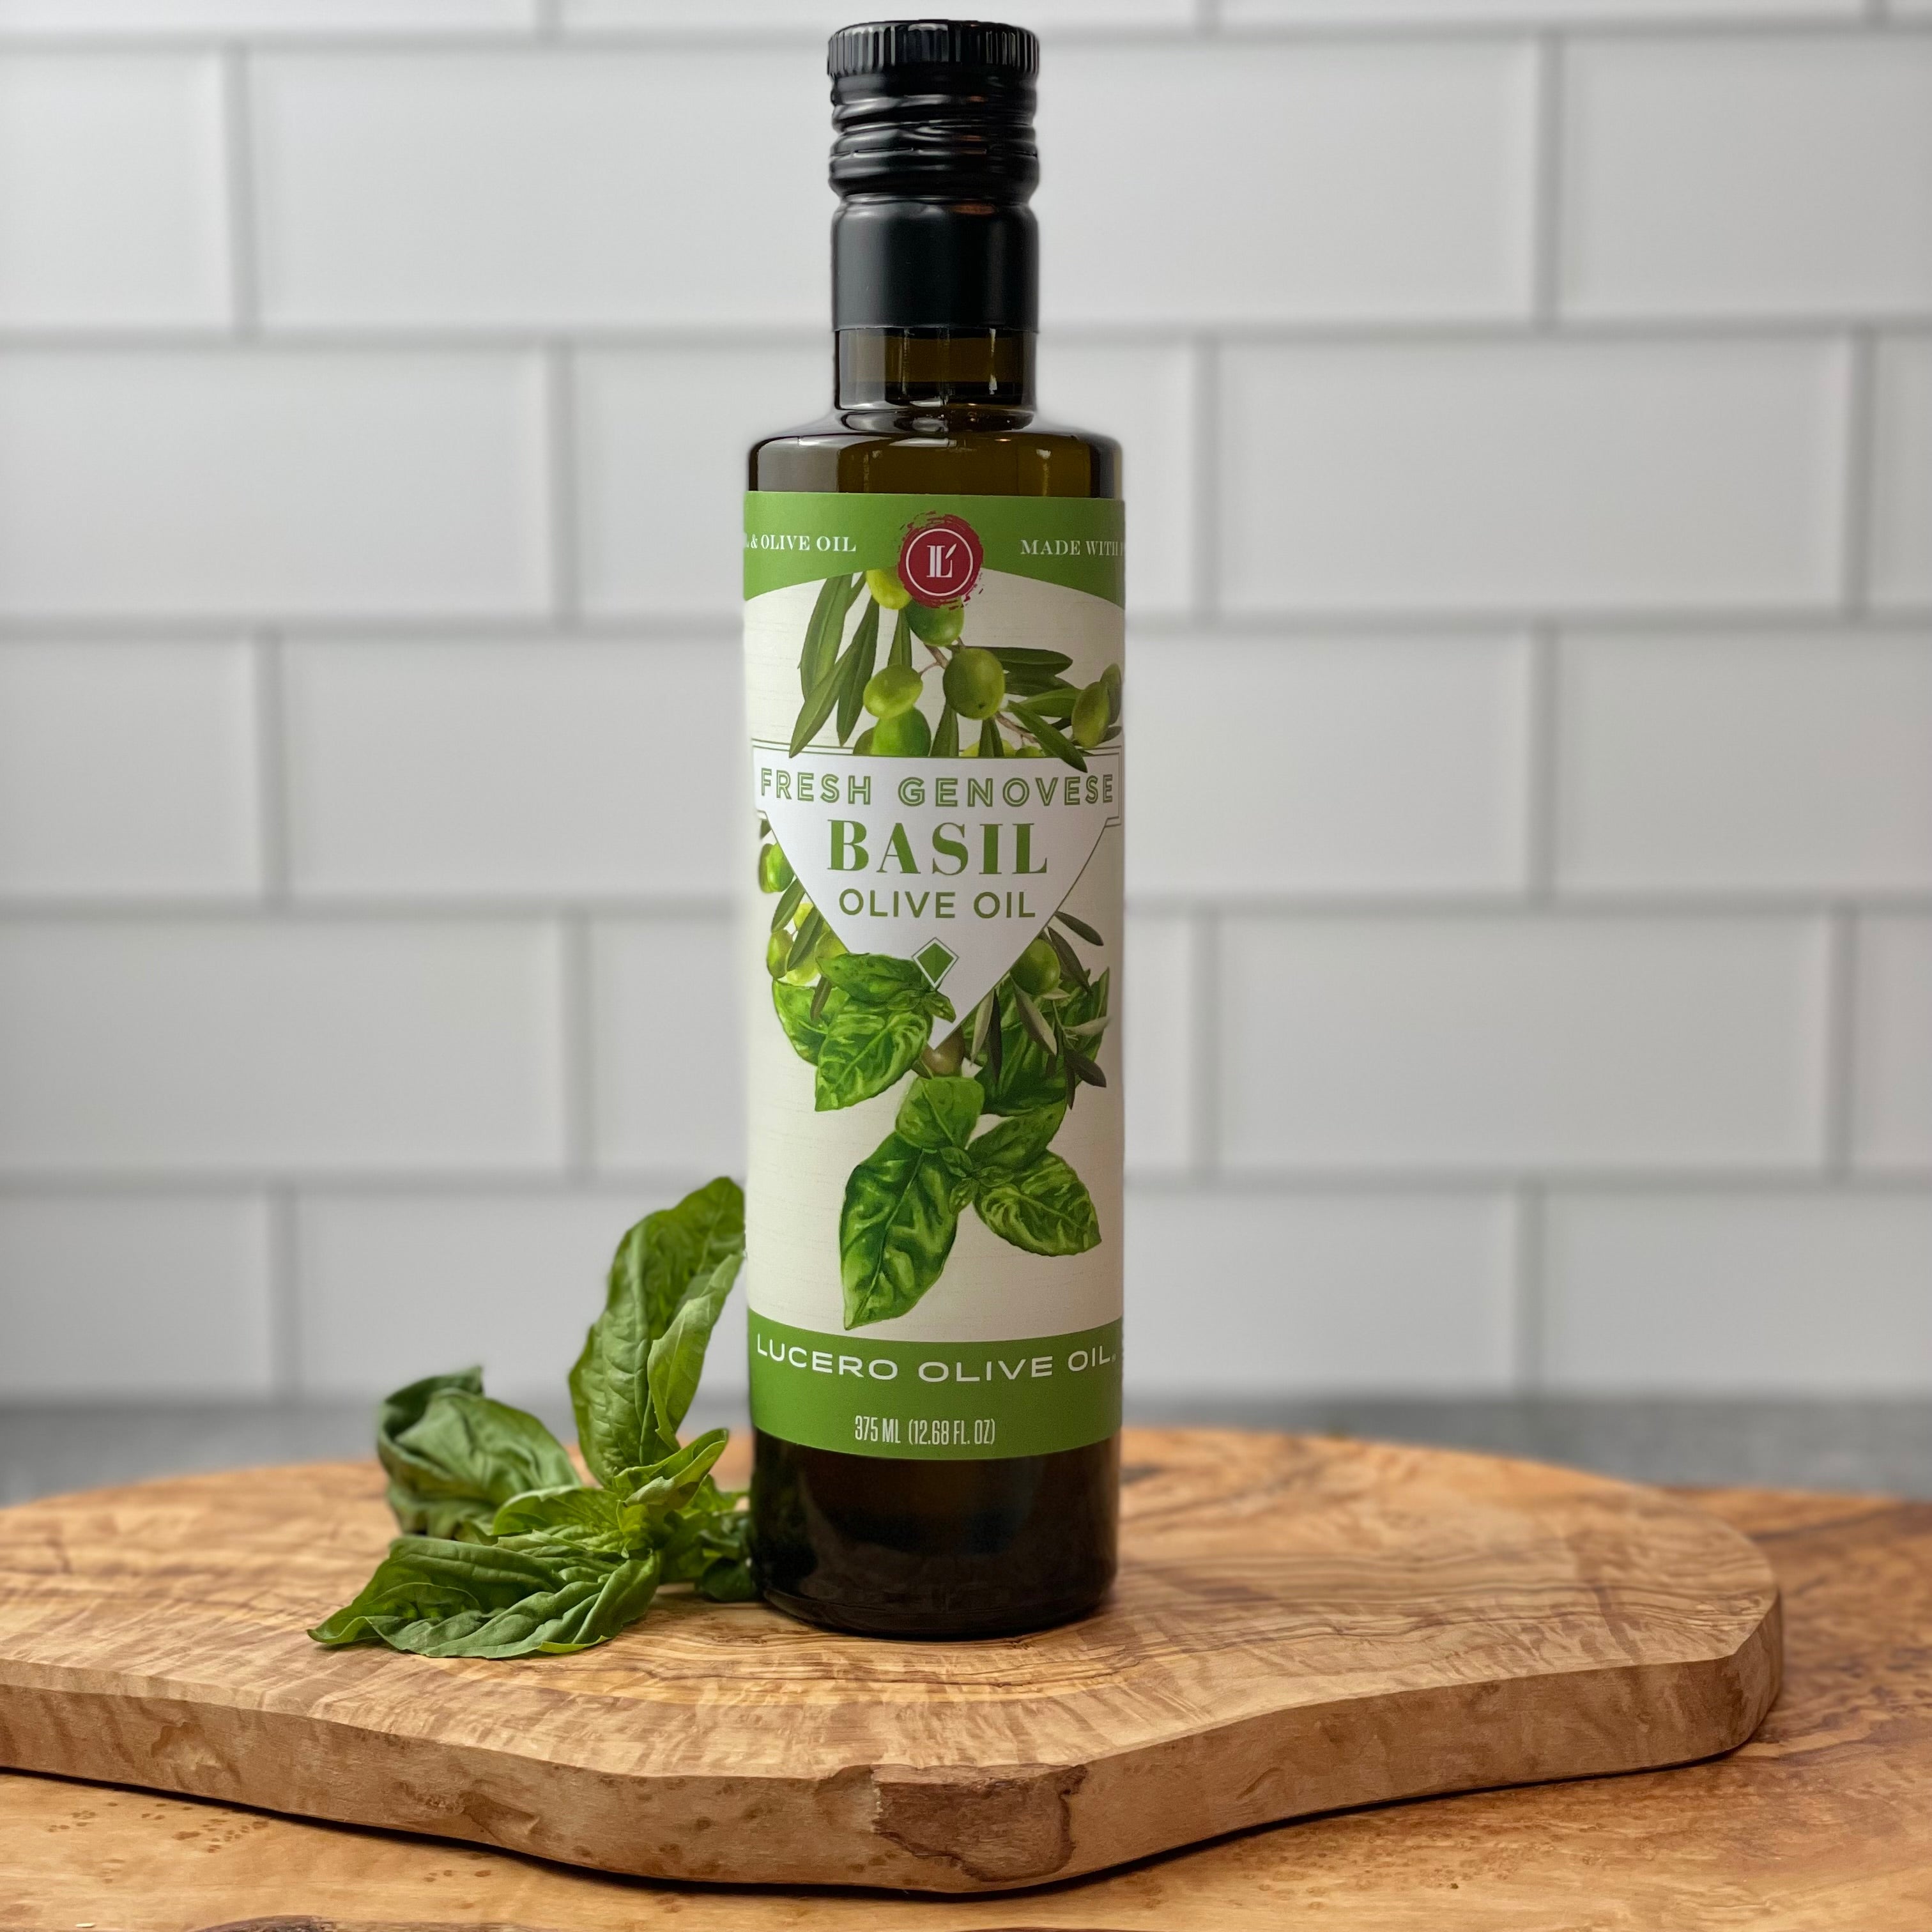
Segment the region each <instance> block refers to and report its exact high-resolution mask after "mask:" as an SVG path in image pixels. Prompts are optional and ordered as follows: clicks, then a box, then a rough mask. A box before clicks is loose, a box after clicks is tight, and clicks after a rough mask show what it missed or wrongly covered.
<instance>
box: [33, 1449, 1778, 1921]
mask: <svg viewBox="0 0 1932 1932" xmlns="http://www.w3.org/2000/svg"><path fill="white" fill-rule="evenodd" d="M1127 1466H1128V1475H1129V1480H1128V1482H1127V1490H1126V1508H1125V1517H1124V1526H1125V1532H1126V1535H1125V1544H1126V1553H1127V1556H1126V1562H1125V1563H1124V1568H1123V1573H1122V1578H1121V1586H1120V1589H1119V1591H1118V1595H1117V1596H1116V1598H1115V1601H1113V1603H1112V1604H1111V1605H1110V1606H1109V1608H1108V1609H1107V1610H1105V1611H1104V1612H1103V1613H1102V1614H1100V1616H1096V1617H1094V1618H1092V1619H1088V1621H1087V1622H1084V1623H1082V1624H1079V1625H1074V1626H1072V1627H1070V1628H1067V1629H1064V1630H1061V1631H1048V1632H1044V1633H1042V1634H1039V1635H1037V1636H1034V1637H1025V1638H1019V1639H1012V1640H1001V1641H998V1642H992V1643H974V1644H947V1645H935V1644H907V1643H880V1642H876V1641H859V1640H852V1639H848V1638H841V1637H831V1636H828V1635H826V1634H823V1633H820V1632H817V1631H812V1630H809V1629H808V1628H805V1627H804V1626H802V1625H797V1624H794V1623H792V1622H789V1621H788V1620H787V1619H784V1618H782V1617H780V1616H777V1615H775V1613H772V1612H770V1611H769V1610H766V1609H764V1608H763V1607H761V1606H755V1605H754V1606H746V1607H739V1608H734V1609H728V1610H721V1609H719V1608H717V1607H711V1606H705V1605H700V1604H694V1603H677V1602H674V1601H670V1602H667V1604H666V1605H665V1607H664V1608H662V1609H661V1610H653V1612H652V1616H651V1617H650V1619H649V1622H647V1623H646V1625H644V1626H643V1627H641V1628H639V1629H637V1630H634V1631H631V1632H630V1633H628V1634H626V1636H625V1637H623V1638H622V1639H620V1640H618V1641H617V1642H616V1643H613V1644H612V1645H610V1646H607V1648H605V1649H601V1650H598V1651H592V1652H586V1653H585V1654H583V1655H580V1656H577V1657H571V1658H550V1659H543V1660H533V1661H523V1662H519V1663H517V1664H491V1663H487V1662H482V1661H472V1660H440V1659H439V1660H431V1659H423V1658H409V1657H403V1656H398V1655H393V1654H390V1653H387V1652H381V1651H377V1650H358V1651H351V1652H325V1651H323V1650H321V1649H318V1648H317V1647H316V1646H314V1645H312V1644H311V1643H309V1642H308V1640H307V1639H306V1638H305V1637H303V1635H302V1626H303V1625H305V1623H307V1622H312V1621H314V1619H316V1618H317V1616H320V1614H321V1613H323V1611H325V1610H327V1609H329V1608H331V1607H333V1606H334V1605H335V1604H338V1603H339V1602H341V1601H344V1599H345V1598H347V1596H348V1595H350V1593H351V1592H352V1591H353V1589H354V1588H355V1586H356V1584H357V1583H359V1581H360V1580H361V1579H362V1577H363V1576H364V1575H365V1574H366V1572H367V1571H368V1568H369V1566H370V1565H371V1562H372V1561H373V1559H374V1557H375V1556H376V1555H377V1553H379V1552H380V1550H381V1548H382V1547H383V1544H384V1541H385V1539H386V1536H387V1535H388V1533H389V1526H388V1523H387V1520H386V1514H385V1512H384V1511H383V1508H382V1505H381V1502H380V1484H379V1481H378V1479H377V1475H376V1473H375V1472H374V1469H373V1466H370V1467H365V1466H360V1465H333V1464H323V1465H314V1466H305V1467H301V1468H296V1469H281V1470H273V1471H249V1472H236V1473H234V1474H232V1475H223V1476H207V1477H196V1478H187V1479H183V1480H181V1481H172V1482H166V1483H160V1484H147V1485H142V1486H140V1487H133V1488H129V1489H124V1490H110V1491H101V1492H96V1493H93V1494H91V1495H88V1496H79V1497H69V1498H64V1499H62V1498H57V1499H50V1500H48V1501H46V1502H40V1503H35V1504H30V1505H25V1506H23V1507H22V1508H18V1509H15V1510H11V1511H5V1512H0V1762H4V1763H6V1764H7V1765H10V1766H17V1767H19V1768H21V1769H28V1770H32V1771H38V1772H60V1773H63V1774H66V1775H74V1776H79V1777H86V1778H97V1779H102V1780H109V1781H115V1782H118V1783H124V1784H139V1785H144V1786H148V1787H159V1788H161V1789H163V1790H172V1791H176V1792H189V1793H197V1794H200V1795H202V1796H208V1797H213V1798H217V1799H223V1800H228V1801H233V1802H242V1803H248V1804H250V1805H256V1806H260V1807H263V1808H267V1809H271V1810H274V1811H284V1812H292V1813H296V1814H302V1815H303V1816H306V1817H317V1818H328V1819H337V1820H348V1821H350V1822H353V1823H369V1824H381V1825H385V1826H391V1827H397V1828H401V1829H407V1830H410V1831H414V1832H424V1833H430V1834H435V1835H439V1836H441V1837H444V1838H454V1839H459V1840H468V1841H473V1842H475V1843H482V1844H486V1845H490V1846H501V1847H506V1848H508V1849H511V1850H514V1851H517V1852H532V1853H537V1854H539V1855H542V1856H544V1857H545V1858H552V1859H559V1860H563V1861H568V1862H571V1863H574V1864H582V1865H589V1866H595V1867H601V1868H603V1869H604V1870H616V1871H628V1872H634V1873H649V1874H652V1875H655V1876H668V1877H672V1878H677V1879H707V1880H713V1881H731V1882H747V1881H749V1882H764V1883H772V1884H776V1883H785V1884H792V1885H796V1884H800V1883H833V1884H845V1885H852V1884H858V1885H873V1886H901V1887H910V1888H918V1889H921V1890H925V1891H937V1892H948V1891H950V1892H962V1891H984V1890H989V1889H996V1888H1006V1887H1011V1886H1016V1885H1037V1884H1039V1883H1040V1882H1042V1881H1044V1880H1048V1879H1065V1878H1067V1877H1070V1876H1074V1875H1076V1874H1079V1873H1084V1872H1090V1871H1093V1870H1098V1869H1100V1868H1103V1867H1108V1866H1111V1865H1114V1864H1119V1863H1121V1862H1123V1861H1127V1860H1131V1859H1134V1858H1142V1857H1145V1855H1148V1854H1149V1853H1150V1852H1157V1851H1162V1850H1165V1849H1169V1848H1170V1847H1172V1846H1177V1845H1182V1844H1187V1843H1193V1842H1195V1841H1199V1840H1201V1839H1204V1838H1211V1837H1214V1836H1216V1835H1220V1834H1223V1833H1226V1832H1230V1831H1233V1830H1237V1829H1241V1828H1243V1827H1247V1826H1256V1825H1260V1824H1264V1823H1268V1822H1271V1821H1272V1820H1279V1819H1283V1818H1288V1817H1296V1816H1299V1815H1302V1814H1308V1813H1312V1812H1317V1811H1333V1810H1335V1809H1337V1808H1342V1807H1348V1806H1358V1805H1370V1804H1374V1803H1378V1802H1382V1801H1384V1800H1387V1799H1394V1798H1398V1797H1407V1796H1417V1795H1420V1794H1423V1793H1440V1792H1454V1791H1460V1790H1475V1789H1478V1788H1481V1787H1490V1786H1495V1785H1499V1784H1514V1783H1520V1782H1524V1781H1533V1780H1542V1779H1551V1778H1575V1777H1580V1776H1586V1775H1593V1774H1599V1773H1603V1772H1617V1771H1627V1770H1631V1769H1636V1768H1638V1767H1642V1766H1655V1765H1661V1764H1671V1763H1682V1762H1683V1761H1685V1760H1691V1759H1694V1758H1699V1757H1706V1756H1709V1754H1712V1753H1714V1752H1718V1751H1724V1750H1727V1749H1729V1748H1731V1747H1733V1746H1734V1745H1737V1744H1739V1742H1742V1740H1743V1739H1745V1738H1746V1737H1748V1736H1750V1735H1751V1732H1752V1731H1753V1730H1754V1729H1755V1728H1756V1727H1757V1724H1758V1723H1759V1721H1760V1718H1762V1717H1763V1714H1764V1712H1765V1710H1766V1708H1767V1706H1769V1703H1770V1702H1771V1700H1772V1697H1773V1695H1774V1694H1775V1690H1776V1686H1777V1681H1778V1664H1779V1636H1778V1596H1777V1591H1776V1588H1775V1584H1774V1583H1773V1580H1772V1575H1771V1572H1770V1570H1769V1567H1768V1565H1766V1562H1765V1561H1764V1559H1763V1557H1762V1556H1761V1555H1760V1553H1758V1551H1757V1550H1755V1549H1754V1547H1753V1546H1752V1545H1751V1544H1750V1543H1749V1542H1748V1541H1746V1540H1745V1538H1743V1537H1742V1536H1741V1535H1738V1534H1737V1533H1736V1532H1735V1531H1734V1530H1733V1529H1730V1528H1729V1527H1728V1526H1726V1525H1725V1524H1724V1523H1721V1521H1719V1520H1718V1519H1717V1518H1715V1517H1712V1516H1711V1515H1709V1514H1706V1512H1704V1511H1701V1510H1700V1509H1697V1508H1694V1507H1693V1506H1691V1505H1689V1504H1688V1503H1686V1502H1683V1501H1682V1500H1681V1499H1674V1498H1671V1497H1669V1496H1664V1495H1663V1494H1661V1493H1658V1492H1656V1491H1654V1490H1645V1489H1642V1488H1638V1487H1633V1486H1631V1485H1628V1484H1620V1483H1616V1482H1613V1481H1607V1480H1605V1479H1603V1478H1597V1477H1592V1476H1588V1475H1580V1474H1577V1473H1575V1472H1568V1471H1563V1470H1559V1469H1548V1468H1544V1467H1542V1466H1538V1465H1535V1464H1527V1463H1515V1462H1508V1461H1503V1460H1496V1459H1493V1458H1487V1457H1475V1456H1468V1455H1460V1454H1451V1453H1448V1452H1444V1451H1428V1450H1419V1449H1411V1448H1391V1447H1387V1446H1382V1445H1365V1444H1360V1443H1352V1442H1332V1441H1319V1440H1309V1439H1292V1438H1286V1437H1279V1436H1238V1435H1234V1434H1227V1433H1214V1434H1208V1433H1202V1434H1184V1433H1166V1434H1142V1435H1140V1436H1136V1437H1134V1438H1132V1439H1130V1443H1129V1445H1128V1453H1127ZM49 1788H54V1787H49ZM99 1802H101V1803H106V1802H107V1800H106V1799H102V1800H101V1801H99ZM113 1802H114V1803H115V1805H117V1806H124V1805H129V1804H132V1805H136V1806H138V1807H140V1808H142V1812H141V1814H140V1815H142V1817H148V1816H150V1815H152V1814H154V1813H155V1811H156V1808H157V1805H159V1803H160V1801H157V1800H156V1799H151V1798H140V1799H126V1798H124V1797H117V1798H115V1799H114V1801H113ZM198 1815H203V1816H205V1815H206V1814H198ZM221 1815H222V1816H223V1820H224V1821H223V1823H220V1824H219V1825H218V1826H217V1824H215V1823H214V1822H213V1821H212V1819H211V1818H209V1819H208V1822H207V1823H205V1825H204V1826H203V1827H202V1829H205V1830H207V1831H209V1832H214V1833H215V1834H216V1835H217V1838H219V1839H220V1841H221V1842H223V1843H230V1844H239V1843H245V1842H246V1841H247V1840H248V1838H249V1837H251V1835H252V1836H254V1837H256V1838H262V1839H263V1840H265V1841H266V1839H267V1838H269V1837H270V1836H272V1835H275V1834H278V1833H280V1832H282V1831H284V1829H287V1828H285V1827H283V1826H275V1825H272V1824H271V1823H269V1821H266V1820H260V1819H242V1818H235V1817H229V1816H227V1815H226V1814H221ZM212 1842H213V1841H211V1843H212ZM324 1842H327V1841H324ZM382 1842H385V1841H374V1840H371V1841H370V1843H371V1844H372V1845H374V1844H377V1843H382ZM436 1855H437V1857H439V1858H440V1859H441V1860H443V1861H444V1864H445V1866H446V1868H447V1869H448V1870H449V1871H451V1872H452V1873H459V1872H466V1873H475V1871H477V1870H479V1869H480V1867H478V1865H477V1864H476V1858H477V1855H476V1854H474V1853H472V1852H467V1851H463V1850H459V1849H456V1848H454V1847H447V1846H446V1847H444V1848H442V1849H441V1850H440V1852H437V1854H436ZM484 1862H485V1863H486V1864H487V1863H488V1862H490V1861H484ZM513 1869H515V1870H521V1871H528V1870H534V1869H535V1867H513ZM1139 1876H1142V1875H1139V1874H1136V1875H1130V1876H1128V1877H1127V1878H1125V1879H1122V1880H1121V1881H1120V1882H1121V1884H1122V1885H1125V1886H1127V1887H1129V1888H1131V1887H1132V1886H1133V1885H1134V1884H1135V1883H1136V1879H1137V1878H1139ZM458 1889H460V1887H459V1888H458ZM308 1909H313V1908H308ZM89 1915H90V1914H89V1913H87V1912H83V1913H81V1914H80V1916H82V1917H83V1918H84V1917H87V1916H89ZM229 1915H230V1916H233V1915H235V1914H233V1913H231V1914H229ZM365 1916H367V1914H365ZM443 1916H444V1917H445V1918H446V1919H448V1918H449V1916H450V1915H448V1914H445V1915H443ZM493 1916H495V1917H496V1918H499V1919H501V1918H505V1917H506V1916H507V1917H509V1918H512V1919H514V1918H515V1917H516V1914H514V1913H505V1912H496V1913H495V1914H494V1915H493ZM70 1922H71V1921H70ZM203 1922H205V1921H203ZM527 1922H529V1923H532V1924H544V1923H546V1922H547V1921H544V1920H543V1919H541V1918H529V1920H528V1921H527ZM563 1922H574V1921H563ZM590 1922H601V1921H590ZM719 1922H724V1921H719ZM773 1922H779V1921H773ZM784 1922H793V1921H784ZM854 1922H857V1921H854ZM907 1922H913V1923H917V1922H925V1921H916V1920H915V1921H907ZM960 1922H968V1921H960ZM974 1922H988V1923H1007V1924H1022V1923H1025V1924H1031V1923H1056V1924H1064V1923H1077V1922H1079V1921H1067V1920H1065V1919H1064V1918H1063V1919H1058V1920H1052V1921H1043V1920H1039V1919H1037V1918H1036V1916H1035V1915H1034V1904H1033V1903H1031V1902H1030V1903H1028V1906H1027V1909H1026V1912H1025V1914H1024V1915H1022V1916H1020V1917H1017V1918H1016V1917H1009V1918H1007V1919H1006V1920H1004V1921H1001V1920H999V1919H998V1918H995V1919H994V1920H992V1921H974ZM1230 1922H1234V1921H1230Z"/></svg>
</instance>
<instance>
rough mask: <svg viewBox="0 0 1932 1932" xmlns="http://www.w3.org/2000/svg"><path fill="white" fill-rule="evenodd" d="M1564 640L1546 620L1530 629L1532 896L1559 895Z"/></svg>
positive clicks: (1526, 806)
mask: <svg viewBox="0 0 1932 1932" xmlns="http://www.w3.org/2000/svg"><path fill="white" fill-rule="evenodd" d="M1561 679H1562V641H1561V640H1560V638H1559V636H1558V634H1557V633H1556V629H1555V628H1554V627H1553V626H1552V625H1548V624H1538V625H1533V626H1532V628H1531V630H1530V634H1529V701H1528V706H1527V710H1528V714H1529V715H1528V717H1527V719H1526V736H1527V737H1528V740H1529V742H1528V745H1527V746H1526V751H1527V753H1528V763H1529V769H1528V771H1527V772H1526V775H1525V777H1524V782H1523V811H1524V816H1525V823H1524V826H1523V834H1524V842H1525V847H1526V850H1525V852H1524V873H1525V880H1526V886H1527V889H1528V892H1529V898H1530V899H1531V901H1532V902H1533V903H1535V904H1539V905H1542V904H1550V903H1551V902H1552V901H1554V900H1555V898H1556V893H1557V889H1558V861H1559V856H1560V854H1561V851H1562V823H1561V811H1562V805H1561V799H1562V785H1561V783H1560V776H1561V774H1560V770H1559V755H1560V754H1559V735H1560V733H1561V729H1562V685H1561Z"/></svg>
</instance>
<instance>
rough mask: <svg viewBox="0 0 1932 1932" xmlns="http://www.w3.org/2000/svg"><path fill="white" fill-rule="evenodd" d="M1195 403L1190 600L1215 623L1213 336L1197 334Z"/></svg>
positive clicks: (1216, 364) (1217, 429) (1216, 402)
mask: <svg viewBox="0 0 1932 1932" xmlns="http://www.w3.org/2000/svg"><path fill="white" fill-rule="evenodd" d="M1191 350H1192V353H1191V362H1192V369H1191V378H1190V392H1191V393H1190V398H1189V400H1190V404H1191V406H1192V411H1193V419H1194V425H1193V427H1194V440H1193V447H1192V449H1190V451H1189V452H1188V458H1189V468H1190V472H1191V477H1192V481H1193V485H1194V487H1193V516H1192V518H1191V520H1190V523H1189V526H1188V532H1187V535H1188V543H1189V546H1190V549H1191V550H1192V552H1193V554H1192V555H1191V556H1190V558H1189V559H1188V566H1189V567H1188V585H1187V589H1188V604H1189V608H1190V613H1192V615H1193V616H1194V617H1195V618H1196V619H1199V620H1200V621H1202V622H1212V621H1213V619H1214V613H1215V607H1216V605H1217V603H1218V602H1219V601H1220V595H1219V572H1218V571H1217V567H1216V566H1217V561H1218V556H1219V552H1220V535H1221V531H1220V455H1221V384H1222V380H1223V370H1222V367H1221V353H1220V348H1219V347H1218V346H1217V343H1216V341H1215V340H1214V338H1213V337H1212V336H1197V337H1196V338H1194V341H1193V344H1192V345H1191Z"/></svg>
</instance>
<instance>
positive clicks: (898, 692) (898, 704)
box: [865, 664, 926, 718]
mask: <svg viewBox="0 0 1932 1932" xmlns="http://www.w3.org/2000/svg"><path fill="white" fill-rule="evenodd" d="M925 688H926V683H925V680H924V679H922V678H921V677H920V676H919V673H918V672H917V671H916V670H913V669H912V668H911V667H910V665H907V664H888V665H886V667H885V669H884V670H882V671H880V672H878V673H877V674H876V675H875V676H874V677H873V678H872V679H871V682H869V683H868V684H867V685H866V686H865V709H867V710H868V711H869V712H871V714H872V715H873V716H874V718H896V717H897V716H898V715H899V713H900V712H901V711H910V709H912V708H913V706H914V705H915V704H916V703H918V702H919V693H920V692H921V691H923V690H925Z"/></svg>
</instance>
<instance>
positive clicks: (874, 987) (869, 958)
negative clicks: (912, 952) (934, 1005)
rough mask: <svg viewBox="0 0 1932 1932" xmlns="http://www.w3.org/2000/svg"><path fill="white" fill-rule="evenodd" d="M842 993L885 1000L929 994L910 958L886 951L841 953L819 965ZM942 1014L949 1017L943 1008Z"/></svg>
mask: <svg viewBox="0 0 1932 1932" xmlns="http://www.w3.org/2000/svg"><path fill="white" fill-rule="evenodd" d="M820 977H823V978H824V979H826V980H829V981H830V982H831V983H832V985H833V986H836V987H837V988H838V990H839V991H840V992H841V993H850V995H852V997H853V998H854V999H855V1000H874V1001H885V1000H890V999H893V998H896V997H898V995H901V994H902V993H918V994H925V993H929V992H931V991H932V989H931V987H930V986H929V985H928V983H927V981H926V975H925V974H923V973H922V972H921V971H919V968H917V967H916V966H915V965H913V963H912V962H911V961H910V959H894V958H893V956H892V955H891V954H890V953H840V954H839V955H838V957H837V958H836V959H828V960H827V961H826V962H825V964H824V965H823V967H821V968H820ZM951 1017H952V1013H951V1010H950V1008H949V1009H948V1010H947V1018H948V1019H950V1018H951Z"/></svg>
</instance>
